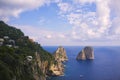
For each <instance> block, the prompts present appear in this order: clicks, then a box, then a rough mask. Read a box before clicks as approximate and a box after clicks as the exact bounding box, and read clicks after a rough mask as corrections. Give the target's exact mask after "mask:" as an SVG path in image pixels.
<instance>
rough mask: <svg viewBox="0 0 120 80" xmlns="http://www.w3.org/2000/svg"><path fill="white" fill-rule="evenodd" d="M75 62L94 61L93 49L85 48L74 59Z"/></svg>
mask: <svg viewBox="0 0 120 80" xmlns="http://www.w3.org/2000/svg"><path fill="white" fill-rule="evenodd" d="M76 59H77V60H87V59H89V60H93V59H94V49H93V47H91V46H86V47H85V48H84V49H82V51H80V52H79V53H78V55H77V57H76Z"/></svg>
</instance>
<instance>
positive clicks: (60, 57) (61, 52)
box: [51, 46, 68, 76]
mask: <svg viewBox="0 0 120 80" xmlns="http://www.w3.org/2000/svg"><path fill="white" fill-rule="evenodd" d="M53 56H54V58H55V61H56V63H57V64H56V65H54V64H53V65H52V66H51V71H52V75H54V76H61V75H64V64H63V62H65V61H67V60H68V58H67V55H66V51H65V49H64V48H63V47H62V46H60V47H58V49H57V50H56V51H55V52H54V54H53Z"/></svg>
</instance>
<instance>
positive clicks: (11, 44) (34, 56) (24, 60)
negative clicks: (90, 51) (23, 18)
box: [0, 21, 56, 80]
mask: <svg viewBox="0 0 120 80" xmlns="http://www.w3.org/2000/svg"><path fill="white" fill-rule="evenodd" d="M53 64H54V65H55V64H56V61H55V59H54V57H53V56H52V55H51V54H50V53H49V52H47V51H45V50H44V49H43V48H42V47H41V46H40V44H38V43H37V42H34V41H33V40H32V39H30V38H29V37H28V36H24V33H23V32H21V30H20V29H16V28H15V27H11V26H9V25H7V24H5V23H4V22H3V21H0V80H46V76H48V75H52V71H51V70H50V69H51V65H53Z"/></svg>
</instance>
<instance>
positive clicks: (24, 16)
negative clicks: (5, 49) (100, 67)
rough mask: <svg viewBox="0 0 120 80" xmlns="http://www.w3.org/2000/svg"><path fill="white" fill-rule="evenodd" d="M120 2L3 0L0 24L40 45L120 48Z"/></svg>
mask: <svg viewBox="0 0 120 80" xmlns="http://www.w3.org/2000/svg"><path fill="white" fill-rule="evenodd" d="M118 3H120V1H119V0H114V2H113V0H25V1H23V0H0V20H3V21H5V22H6V23H8V24H9V25H12V26H15V27H17V28H20V29H21V30H22V31H23V32H24V33H25V35H28V36H30V38H32V39H33V40H34V41H37V42H39V43H40V44H41V45H49V46H52V45H70V46H81V45H90V46H114V45H120V5H119V4H118Z"/></svg>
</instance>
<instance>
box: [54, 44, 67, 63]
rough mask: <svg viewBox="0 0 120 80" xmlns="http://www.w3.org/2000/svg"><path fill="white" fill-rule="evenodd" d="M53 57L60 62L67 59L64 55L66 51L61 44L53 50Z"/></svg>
mask: <svg viewBox="0 0 120 80" xmlns="http://www.w3.org/2000/svg"><path fill="white" fill-rule="evenodd" d="M54 57H55V59H56V60H59V61H62V62H64V61H67V60H68V58H67V55H66V51H65V49H64V48H63V47H62V46H60V47H58V49H57V50H56V51H55V53H54Z"/></svg>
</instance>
